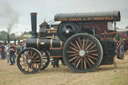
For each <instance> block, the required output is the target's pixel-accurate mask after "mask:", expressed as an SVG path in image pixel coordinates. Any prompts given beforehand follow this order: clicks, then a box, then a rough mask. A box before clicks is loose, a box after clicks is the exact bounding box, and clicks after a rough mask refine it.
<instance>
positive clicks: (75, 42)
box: [63, 33, 103, 72]
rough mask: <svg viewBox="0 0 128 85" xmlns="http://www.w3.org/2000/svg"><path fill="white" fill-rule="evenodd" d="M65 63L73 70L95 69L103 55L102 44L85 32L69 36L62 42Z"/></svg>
mask: <svg viewBox="0 0 128 85" xmlns="http://www.w3.org/2000/svg"><path fill="white" fill-rule="evenodd" d="M63 56H64V62H65V64H66V65H67V66H68V67H69V68H70V69H71V70H72V71H74V72H90V71H93V70H95V69H96V68H97V67H98V66H99V65H100V63H101V61H102V57H103V50H102V46H101V44H100V42H99V40H98V39H96V38H95V37H94V36H92V35H90V34H86V33H79V34H75V35H73V36H71V37H70V38H68V40H67V41H66V42H65V44H64V50H63Z"/></svg>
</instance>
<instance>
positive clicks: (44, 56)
mask: <svg viewBox="0 0 128 85" xmlns="http://www.w3.org/2000/svg"><path fill="white" fill-rule="evenodd" d="M41 54H42V66H41V69H40V70H44V69H45V68H47V67H48V65H49V62H50V57H49V54H48V52H47V51H46V52H43V51H42V52H41Z"/></svg>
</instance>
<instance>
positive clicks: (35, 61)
mask: <svg viewBox="0 0 128 85" xmlns="http://www.w3.org/2000/svg"><path fill="white" fill-rule="evenodd" d="M32 62H33V63H39V62H40V60H32Z"/></svg>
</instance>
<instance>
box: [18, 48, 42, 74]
mask: <svg viewBox="0 0 128 85" xmlns="http://www.w3.org/2000/svg"><path fill="white" fill-rule="evenodd" d="M17 66H18V68H19V69H20V71H21V72H23V73H25V74H30V73H36V72H37V71H38V70H39V69H40V68H41V66H42V55H41V53H40V52H39V51H38V50H37V49H35V48H27V49H24V50H23V51H22V52H21V53H20V54H19V55H18V58H17Z"/></svg>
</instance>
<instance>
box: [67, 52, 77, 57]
mask: <svg viewBox="0 0 128 85" xmlns="http://www.w3.org/2000/svg"><path fill="white" fill-rule="evenodd" d="M78 55H79V54H78V53H75V54H72V55H69V57H73V56H78Z"/></svg>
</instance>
